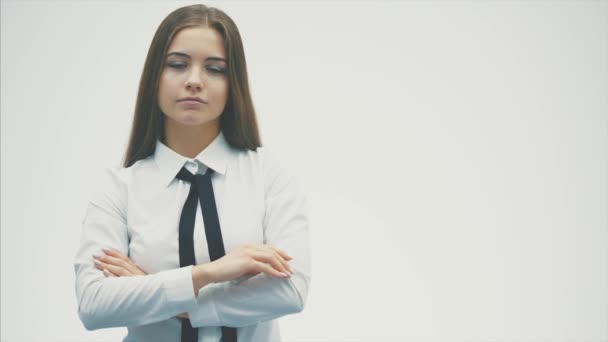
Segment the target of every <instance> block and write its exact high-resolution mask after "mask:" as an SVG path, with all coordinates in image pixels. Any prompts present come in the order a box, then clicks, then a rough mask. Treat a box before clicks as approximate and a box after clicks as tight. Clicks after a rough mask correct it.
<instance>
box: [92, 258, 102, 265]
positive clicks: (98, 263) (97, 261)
mask: <svg viewBox="0 0 608 342" xmlns="http://www.w3.org/2000/svg"><path fill="white" fill-rule="evenodd" d="M93 262H94V263H96V264H97V265H101V261H99V260H97V259H95V260H93Z"/></svg>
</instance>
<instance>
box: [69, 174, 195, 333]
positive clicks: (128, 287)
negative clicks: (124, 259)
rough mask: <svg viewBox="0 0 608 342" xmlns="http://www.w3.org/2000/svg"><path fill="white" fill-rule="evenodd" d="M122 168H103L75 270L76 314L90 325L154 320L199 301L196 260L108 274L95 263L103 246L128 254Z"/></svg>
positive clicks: (89, 328) (93, 326) (83, 227)
mask: <svg viewBox="0 0 608 342" xmlns="http://www.w3.org/2000/svg"><path fill="white" fill-rule="evenodd" d="M124 170H125V169H119V168H116V169H113V168H107V169H106V170H105V171H104V173H103V175H102V177H100V179H99V180H98V182H97V183H96V184H95V185H94V187H95V188H96V190H95V191H94V192H93V195H92V196H91V199H90V201H89V203H88V206H87V209H86V214H85V217H84V220H83V221H82V231H81V240H80V246H79V248H78V251H77V253H76V256H75V259H74V270H75V273H76V284H75V287H76V297H77V303H78V315H79V317H80V320H81V321H82V323H83V324H84V326H85V328H87V329H88V330H95V329H101V328H110V327H120V326H122V327H126V326H133V325H143V324H150V323H155V322H159V321H163V320H166V319H169V318H171V317H173V316H176V315H178V314H179V313H181V312H187V311H188V310H191V309H192V308H193V307H195V306H196V298H195V295H194V286H193V284H192V266H188V267H182V268H178V269H173V270H167V271H162V272H158V273H156V274H151V275H145V276H130V277H105V276H104V275H103V272H102V271H100V270H99V269H97V268H96V267H95V266H94V263H93V255H94V254H98V253H100V252H101V249H102V248H113V249H116V250H118V251H120V252H121V253H123V254H124V255H129V254H128V249H129V247H128V245H129V242H128V241H129V238H128V232H127V223H126V215H125V214H126V210H125V208H126V203H127V197H126V196H127V190H126V185H125V182H124V181H123V180H122V179H121V176H123V175H122V174H121V172H122V171H124Z"/></svg>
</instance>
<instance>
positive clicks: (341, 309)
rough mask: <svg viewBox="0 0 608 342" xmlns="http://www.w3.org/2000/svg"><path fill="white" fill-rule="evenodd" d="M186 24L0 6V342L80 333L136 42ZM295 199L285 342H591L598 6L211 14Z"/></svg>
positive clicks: (128, 12) (148, 7) (143, 7)
mask: <svg viewBox="0 0 608 342" xmlns="http://www.w3.org/2000/svg"><path fill="white" fill-rule="evenodd" d="M190 3H192V2H175V1H174V2H170V1H163V2H148V1H146V2H144V1H130V2H129V1H127V2H118V1H106V2H101V1H96V2H93V1H82V2H81V1H63V2H58V1H38V2H34V1H2V5H1V6H2V7H1V13H2V15H1V25H2V26H1V44H2V46H1V94H2V95H1V113H2V121H1V129H2V130H1V139H2V140H1V156H2V161H1V165H2V172H1V176H2V186H1V189H2V192H1V194H2V198H1V203H2V208H1V209H2V210H1V218H2V224H1V227H2V231H1V242H2V246H1V247H2V248H1V250H2V259H1V260H2V266H1V272H2V274H1V279H2V284H1V285H2V286H1V289H2V290H1V291H2V296H1V297H2V298H1V303H2V312H1V317H2V321H1V337H2V338H1V339H2V341H117V340H121V339H122V337H123V336H124V335H125V333H126V329H123V328H120V329H108V330H99V331H94V332H88V331H86V330H85V329H84V328H83V326H82V324H81V322H80V321H79V319H78V316H77V305H76V299H75V293H74V270H73V265H72V258H73V257H74V255H75V252H76V249H77V247H78V242H79V235H80V229H81V221H82V219H83V216H84V211H85V207H86V204H87V200H88V196H89V194H90V190H91V189H92V187H93V184H91V183H90V182H91V180H92V175H94V174H98V172H100V170H101V169H102V168H103V167H105V166H109V165H116V164H119V163H120V162H121V160H122V157H123V155H124V150H125V148H126V144H127V138H128V133H129V130H130V125H131V120H132V115H133V110H134V105H135V98H136V95H137V86H138V82H139V78H140V76H141V71H142V68H143V63H144V59H145V56H146V53H147V49H148V47H149V44H150V41H151V39H152V36H153V34H154V32H155V30H156V28H157V27H158V25H159V24H160V22H161V21H162V20H163V19H164V18H165V16H166V15H168V14H169V13H170V12H171V11H172V10H174V9H176V8H178V7H181V6H183V5H187V4H190ZM208 4H211V5H215V6H217V7H219V8H221V9H223V10H225V11H226V12H227V13H228V14H229V15H230V16H231V17H232V18H233V19H234V20H235V22H236V23H237V24H238V26H239V29H240V31H241V34H242V37H243V40H244V44H245V50H246V56H247V62H248V66H249V73H250V79H251V87H252V92H253V96H254V103H255V106H256V109H257V112H258V116H259V118H258V119H259V122H260V126H261V132H262V139H263V143H264V144H265V145H267V146H269V147H270V148H272V149H274V150H275V151H276V152H277V153H278V154H279V155H280V156H281V157H282V160H283V162H284V163H285V164H286V165H288V166H291V167H292V169H293V170H294V172H295V173H296V175H297V176H298V177H299V178H300V179H301V182H302V183H303V185H304V186H305V188H306V189H307V192H308V195H309V196H308V199H309V211H310V217H311V231H312V251H313V281H312V287H311V291H310V295H309V300H308V303H307V307H306V309H305V310H304V312H303V313H301V314H298V315H293V316H288V317H285V318H282V319H281V322H282V323H281V327H282V333H283V337H284V339H285V341H608V254H607V250H608V222H607V220H608V217H607V212H608V209H607V208H608V196H607V195H608V2H607V1H516V2H503V1H486V2H484V1H469V2H463V1H450V2H447V1H430V2H419V1H403V2H399V1H386V2H381V1H377V2H373V3H372V2H359V1H354V2H347V1H337V2H321V1H314V2H288V3H283V2H278V1H273V2H228V3H216V2H212V3H208Z"/></svg>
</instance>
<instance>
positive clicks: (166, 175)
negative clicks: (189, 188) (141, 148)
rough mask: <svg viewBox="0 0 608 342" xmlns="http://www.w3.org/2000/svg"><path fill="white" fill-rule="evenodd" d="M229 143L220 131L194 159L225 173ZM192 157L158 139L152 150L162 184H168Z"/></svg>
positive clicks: (229, 150) (222, 173) (228, 155)
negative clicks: (174, 149) (180, 152)
mask: <svg viewBox="0 0 608 342" xmlns="http://www.w3.org/2000/svg"><path fill="white" fill-rule="evenodd" d="M230 152H231V149H230V145H229V144H228V142H227V141H226V138H225V137H224V134H223V133H222V131H220V133H219V134H218V135H217V137H215V139H213V141H212V142H211V143H210V144H209V145H208V146H207V147H205V149H203V150H202V151H201V152H200V153H199V154H198V155H197V156H196V157H195V158H194V159H196V160H198V161H199V162H201V163H202V164H204V165H205V166H207V167H210V168H211V169H213V171H215V172H217V173H219V174H221V175H225V174H226V166H227V164H228V158H229V157H230ZM194 159H191V158H188V157H185V156H182V155H181V154H179V153H177V152H175V151H173V150H172V149H170V148H169V147H168V146H167V145H165V144H163V143H162V142H161V141H160V140H158V139H157V140H156V149H155V150H154V161H155V162H156V164H157V165H158V169H159V170H160V176H161V182H162V185H163V186H168V185H169V184H170V183H171V181H172V180H173V179H174V178H175V176H176V175H177V173H178V172H179V170H180V169H181V168H182V167H183V166H184V164H185V163H186V162H187V161H194Z"/></svg>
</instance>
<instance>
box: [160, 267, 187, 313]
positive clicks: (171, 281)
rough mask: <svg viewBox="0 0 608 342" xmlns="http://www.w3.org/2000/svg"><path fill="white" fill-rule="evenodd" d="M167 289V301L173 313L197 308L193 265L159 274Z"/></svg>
mask: <svg viewBox="0 0 608 342" xmlns="http://www.w3.org/2000/svg"><path fill="white" fill-rule="evenodd" d="M157 275H158V277H160V279H161V284H162V286H163V288H164V289H165V296H166V300H167V302H168V303H169V306H170V307H171V309H173V310H172V311H177V312H179V313H181V312H188V311H190V310H192V309H194V308H195V307H196V297H195V296H194V284H193V283H192V265H190V266H186V267H181V268H177V269H173V270H166V271H161V272H158V273H157Z"/></svg>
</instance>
